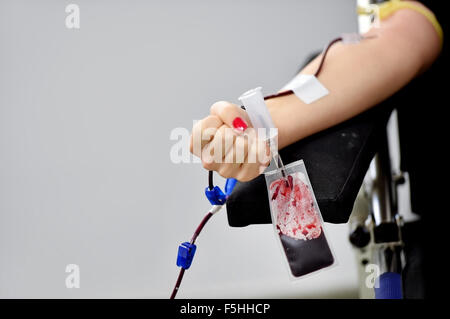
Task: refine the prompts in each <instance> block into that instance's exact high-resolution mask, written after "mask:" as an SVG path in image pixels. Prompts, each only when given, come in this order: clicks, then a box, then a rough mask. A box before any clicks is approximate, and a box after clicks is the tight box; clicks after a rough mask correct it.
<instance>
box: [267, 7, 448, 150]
mask: <svg viewBox="0 0 450 319" xmlns="http://www.w3.org/2000/svg"><path fill="white" fill-rule="evenodd" d="M372 34H377V35H378V36H377V37H376V38H373V39H368V40H363V41H362V42H361V43H359V44H356V45H343V44H341V43H338V44H336V45H335V46H333V47H332V48H331V49H330V51H329V53H328V55H327V58H326V61H325V64H324V67H323V70H322V72H321V74H320V75H319V80H320V81H321V82H322V83H323V84H324V85H325V87H326V88H327V89H328V90H329V91H330V94H329V95H327V96H326V97H324V98H322V99H320V100H318V101H316V102H314V103H312V104H310V105H307V104H305V103H303V102H302V101H301V100H300V99H298V98H297V97H296V96H295V95H288V96H283V97H278V98H274V99H270V100H268V101H267V105H268V107H269V110H270V113H271V115H272V118H273V121H274V123H275V125H276V126H277V127H278V130H279V146H280V148H282V147H285V146H287V145H289V144H292V143H294V142H296V141H298V140H300V139H302V138H304V137H306V136H308V135H311V134H314V133H316V132H319V131H321V130H324V129H326V128H328V127H331V126H333V125H336V124H338V123H340V122H343V121H345V120H347V119H349V118H351V117H353V116H355V115H357V114H359V113H361V112H363V111H365V110H367V109H369V108H370V107H372V106H374V105H376V104H378V103H379V102H381V101H383V100H385V99H386V98H388V97H389V96H391V95H392V94H393V93H395V92H396V91H398V90H399V89H400V88H402V87H403V86H404V85H406V84H407V83H408V82H409V81H411V80H412V79H413V78H414V77H415V76H416V75H418V74H419V73H420V72H423V71H424V70H425V69H426V68H428V67H429V66H430V65H431V64H432V62H433V61H434V60H435V59H436V57H437V56H438V55H439V52H440V39H439V38H438V36H437V34H436V32H435V30H434V28H433V27H432V25H431V24H430V23H429V21H428V20H427V19H426V18H425V17H424V16H423V15H421V14H419V13H418V12H415V11H412V10H399V11H397V12H396V13H394V14H393V15H392V16H391V17H389V18H388V19H387V20H385V21H383V22H382V23H381V27H380V28H379V29H372V30H371V31H370V32H369V33H368V34H367V35H372ZM319 60H320V57H318V58H316V59H315V60H314V61H312V62H311V63H310V64H308V65H307V66H306V67H305V68H304V69H303V70H302V71H301V72H300V73H304V74H313V73H314V72H315V71H316V69H317V67H318V64H319Z"/></svg>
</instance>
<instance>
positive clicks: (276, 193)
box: [272, 185, 280, 200]
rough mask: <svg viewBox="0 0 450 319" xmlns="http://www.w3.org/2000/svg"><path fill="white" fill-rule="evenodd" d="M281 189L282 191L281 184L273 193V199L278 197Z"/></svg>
mask: <svg viewBox="0 0 450 319" xmlns="http://www.w3.org/2000/svg"><path fill="white" fill-rule="evenodd" d="M279 191H280V185H278V187H277V188H276V189H275V192H274V193H273V195H272V200H274V199H276V198H277V196H278V192H279Z"/></svg>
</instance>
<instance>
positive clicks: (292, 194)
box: [265, 160, 334, 277]
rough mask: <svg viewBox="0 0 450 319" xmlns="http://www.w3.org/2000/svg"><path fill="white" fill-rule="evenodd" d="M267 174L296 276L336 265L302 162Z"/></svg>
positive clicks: (274, 213) (276, 226) (277, 228)
mask: <svg viewBox="0 0 450 319" xmlns="http://www.w3.org/2000/svg"><path fill="white" fill-rule="evenodd" d="M285 169H286V173H287V178H283V177H282V175H281V172H280V170H279V169H277V170H274V171H270V172H267V173H266V174H265V177H266V183H267V189H268V194H269V202H270V210H271V216H272V223H273V226H274V230H275V232H276V234H277V237H278V238H279V242H280V244H281V246H282V248H283V252H284V255H285V256H286V260H287V263H288V265H289V268H290V271H291V274H292V275H293V277H300V276H303V275H306V274H309V273H311V272H314V271H317V270H320V269H323V268H326V267H329V266H331V265H332V264H333V263H334V257H333V254H332V252H331V249H330V246H329V245H328V242H327V239H326V236H325V233H324V229H323V221H322V216H321V214H320V210H319V207H318V205H317V202H316V199H315V196H314V192H313V190H312V187H311V184H310V182H309V179H308V175H307V174H306V169H305V165H304V163H303V161H302V160H300V161H297V162H294V163H291V164H289V165H287V166H286V167H285Z"/></svg>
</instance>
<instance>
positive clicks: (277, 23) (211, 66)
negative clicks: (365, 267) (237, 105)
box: [0, 0, 357, 298]
mask: <svg viewBox="0 0 450 319" xmlns="http://www.w3.org/2000/svg"><path fill="white" fill-rule="evenodd" d="M69 3H71V2H68V1H57V0H54V1H50V0H40V1H31V0H29V1H19V0H0V297H3V298H15V297H25V298H51V297H58V298H82V297H84V298H109V297H114V298H122V297H124V298H131V297H133V298H166V297H168V296H169V295H170V292H171V290H172V288H173V285H174V283H175V280H176V277H177V275H178V268H177V267H176V265H175V261H176V254H177V247H178V245H179V243H180V242H183V241H188V240H189V239H190V237H191V235H192V233H193V231H194V229H195V227H196V226H197V224H198V223H199V221H200V220H201V218H202V217H203V215H204V214H205V213H206V210H207V209H208V208H209V202H208V201H207V200H206V198H205V196H204V188H205V186H206V185H207V172H206V171H205V170H204V169H203V168H202V167H201V165H200V164H192V163H187V164H186V163H185V164H174V163H172V161H171V159H170V156H169V154H170V150H171V147H173V145H174V144H175V143H176V141H173V140H170V134H171V132H172V130H173V129H174V128H177V127H181V128H186V129H187V130H190V129H191V127H192V121H193V120H194V119H197V120H198V119H201V118H202V117H204V116H205V115H207V114H208V112H209V107H210V105H211V104H212V103H213V102H215V101H217V100H228V101H232V102H237V97H238V96H239V95H240V94H241V93H243V92H244V91H246V90H248V89H251V88H254V87H256V86H262V87H263V91H264V92H265V93H267V94H268V93H273V92H275V91H276V90H278V89H279V88H281V87H282V86H283V85H284V84H285V83H286V82H287V81H288V80H290V78H291V77H292V76H293V75H294V74H295V73H296V71H297V70H298V68H299V66H300V65H301V64H302V63H303V61H304V59H305V58H306V57H307V56H308V54H309V53H311V52H313V51H316V50H321V49H322V48H323V46H324V45H325V44H326V43H327V42H328V41H329V40H330V39H332V38H333V37H336V36H337V35H339V34H340V33H342V32H353V31H356V30H357V19H356V13H355V6H356V3H355V1H353V0H346V1H335V0H320V1H317V0H314V1H313V0H308V1H307V0H302V1H295V0H283V1H275V0H272V1H268V0H265V1H261V0H258V1H256V0H253V1H249V0H245V1H218V0H215V1H211V0H209V1H207V0H202V1H201V0H190V1H182V0H169V1H167V0H166V1H125V0H120V1H119V0H114V1H112V0H110V1H106V0H103V1H100V0H96V1H92V0H91V1H87V0H83V1H82V0H78V1H72V3H75V4H78V5H79V7H80V10H81V20H80V22H81V28H80V29H78V30H75V29H67V28H66V26H65V18H66V15H67V14H66V13H65V7H66V5H68V4H69ZM299 125H301V123H299ZM216 176H217V175H216ZM216 181H217V183H218V184H220V185H222V182H223V179H219V178H217V179H216ZM326 231H327V232H328V235H329V237H330V241H331V242H332V245H333V249H334V250H335V254H336V257H337V259H338V266H336V267H334V268H332V269H330V270H327V271H323V272H321V273H318V274H316V275H313V276H309V277H307V278H305V279H301V280H300V281H299V282H298V283H296V284H292V283H291V282H290V281H289V277H288V274H287V269H286V268H285V266H284V264H283V260H282V255H281V252H280V250H279V247H278V246H277V243H276V241H275V236H274V234H273V230H272V227H271V225H260V226H250V227H246V228H230V227H229V226H228V223H227V219H226V214H225V211H221V212H220V213H219V214H218V215H216V216H214V218H213V219H211V221H210V222H209V224H208V225H207V226H206V228H205V229H204V231H203V233H202V234H201V236H200V237H199V239H198V248H197V254H196V258H195V260H194V263H193V266H192V267H191V269H189V270H188V271H187V272H186V275H185V278H184V282H183V284H182V287H181V290H180V292H179V297H184V298H187V297H205V298H216V297H237V298H240V297H256V298H258V297H273V298H288V297H330V296H331V297H356V294H357V292H356V290H357V274H356V265H355V261H354V255H353V252H352V250H351V247H350V244H349V243H348V240H347V233H348V228H347V225H330V224H327V225H326ZM68 264H77V265H79V267H80V271H81V281H80V284H81V286H80V288H79V289H68V288H66V286H65V279H66V276H67V275H68V274H67V273H66V272H65V268H66V265H68Z"/></svg>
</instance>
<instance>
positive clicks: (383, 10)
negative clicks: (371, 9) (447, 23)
mask: <svg viewBox="0 0 450 319" xmlns="http://www.w3.org/2000/svg"><path fill="white" fill-rule="evenodd" d="M378 7H379V9H380V11H379V18H380V20H384V19H386V18H387V17H389V16H390V15H391V14H393V13H394V12H395V11H397V10H399V9H411V10H414V11H416V12H419V13H420V14H422V15H423V16H424V17H425V18H427V20H428V21H430V23H431V24H432V25H433V27H434V29H435V30H436V33H437V34H438V36H439V39H440V40H441V45H442V42H443V40H444V32H443V31H442V27H441V25H440V24H439V22H438V20H437V19H436V16H435V15H434V14H433V13H432V12H431V11H429V10H427V9H425V8H423V7H421V6H418V5H417V4H416V3H414V2H409V1H400V0H391V1H387V2H384V3H382V4H380V5H379V6H378Z"/></svg>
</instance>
